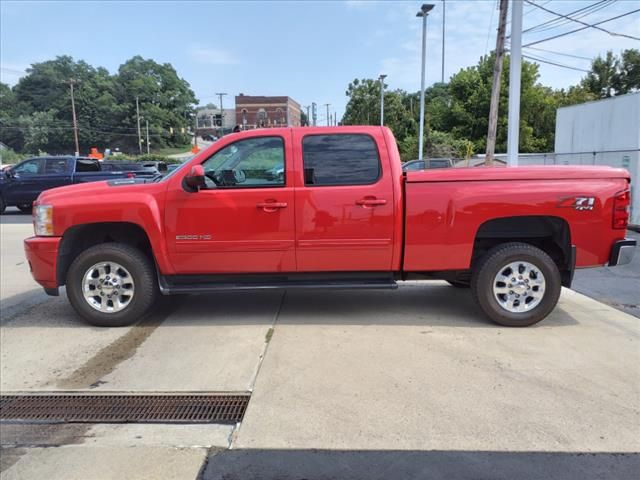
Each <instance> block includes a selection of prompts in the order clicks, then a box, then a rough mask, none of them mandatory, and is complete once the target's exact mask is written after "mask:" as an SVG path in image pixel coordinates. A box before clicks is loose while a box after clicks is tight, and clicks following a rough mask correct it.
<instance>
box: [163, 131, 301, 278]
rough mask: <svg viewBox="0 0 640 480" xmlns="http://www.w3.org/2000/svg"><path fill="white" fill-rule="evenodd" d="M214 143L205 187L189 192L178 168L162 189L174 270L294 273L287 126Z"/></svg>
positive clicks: (290, 167)
mask: <svg viewBox="0 0 640 480" xmlns="http://www.w3.org/2000/svg"><path fill="white" fill-rule="evenodd" d="M219 142H220V147H221V148H219V149H218V150H217V151H216V152H215V153H213V154H212V155H211V156H209V157H208V158H207V159H205V160H204V161H203V163H202V165H203V167H204V169H205V174H206V184H207V186H206V188H203V189H200V190H199V191H198V192H188V191H187V190H186V189H185V188H184V185H183V179H184V176H185V175H186V174H187V173H188V172H187V171H185V172H182V171H179V172H178V173H179V174H180V175H176V176H175V178H173V179H172V182H171V184H170V186H169V188H168V191H167V199H166V203H165V225H166V241H167V247H168V253H169V256H170V260H171V263H172V265H173V267H174V269H175V270H176V273H178V274H205V273H207V274H215V273H274V272H294V271H295V270H296V265H295V243H294V187H293V179H292V178H291V177H292V176H291V174H290V173H291V171H292V166H293V158H292V155H291V134H290V131H289V130H287V131H286V134H268V133H265V132H264V131H261V132H257V133H256V134H255V135H253V136H251V137H246V136H245V137H244V138H242V139H239V140H236V141H230V142H225V140H224V139H223V140H220V141H219ZM216 146H218V144H216ZM188 169H189V167H187V170H188ZM183 170H184V169H183Z"/></svg>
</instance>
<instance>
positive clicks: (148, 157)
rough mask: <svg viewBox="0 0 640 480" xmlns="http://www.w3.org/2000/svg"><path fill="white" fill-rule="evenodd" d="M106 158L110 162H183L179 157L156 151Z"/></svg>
mask: <svg viewBox="0 0 640 480" xmlns="http://www.w3.org/2000/svg"><path fill="white" fill-rule="evenodd" d="M105 160H107V161H109V162H164V163H166V164H167V165H168V164H170V163H182V161H181V160H180V159H179V158H173V157H167V156H166V155H158V154H156V153H145V154H144V155H111V156H110V157H109V158H106V159H105Z"/></svg>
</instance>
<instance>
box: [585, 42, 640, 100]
mask: <svg viewBox="0 0 640 480" xmlns="http://www.w3.org/2000/svg"><path fill="white" fill-rule="evenodd" d="M580 85H581V86H582V87H583V88H585V89H586V90H587V91H589V92H591V93H592V94H593V95H594V96H595V97H596V98H608V97H613V96H615V95H623V94H625V93H629V92H636V91H638V90H640V50H637V49H635V48H630V49H628V50H623V51H622V53H621V54H620V56H619V57H618V56H616V55H614V53H613V52H612V51H611V50H609V51H608V52H607V54H606V55H605V57H604V58H602V57H600V56H598V57H597V58H595V59H594V60H593V62H591V71H590V72H589V73H587V75H586V77H584V78H583V79H582V81H581V82H580Z"/></svg>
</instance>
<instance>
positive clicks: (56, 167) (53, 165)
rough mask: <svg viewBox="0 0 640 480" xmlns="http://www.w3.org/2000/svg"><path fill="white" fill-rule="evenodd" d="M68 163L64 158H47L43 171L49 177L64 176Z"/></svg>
mask: <svg viewBox="0 0 640 480" xmlns="http://www.w3.org/2000/svg"><path fill="white" fill-rule="evenodd" d="M68 162H69V160H67V159H66V158H47V160H46V162H45V168H44V171H45V173H48V174H51V175H64V174H65V173H67V169H68V166H67V165H68Z"/></svg>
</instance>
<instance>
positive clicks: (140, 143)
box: [136, 95, 142, 155]
mask: <svg viewBox="0 0 640 480" xmlns="http://www.w3.org/2000/svg"><path fill="white" fill-rule="evenodd" d="M136 119H137V122H138V150H139V151H140V155H142V134H141V133H140V102H139V101H138V96H137V95H136Z"/></svg>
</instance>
